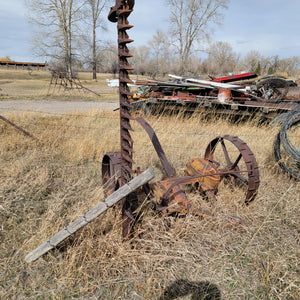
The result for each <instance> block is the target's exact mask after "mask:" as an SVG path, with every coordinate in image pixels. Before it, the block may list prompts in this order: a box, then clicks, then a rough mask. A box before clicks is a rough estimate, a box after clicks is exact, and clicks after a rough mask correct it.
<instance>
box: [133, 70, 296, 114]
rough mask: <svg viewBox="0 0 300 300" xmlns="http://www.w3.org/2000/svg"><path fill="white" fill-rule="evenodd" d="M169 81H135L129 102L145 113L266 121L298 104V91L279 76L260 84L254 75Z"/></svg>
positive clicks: (173, 76) (249, 73) (260, 81)
mask: <svg viewBox="0 0 300 300" xmlns="http://www.w3.org/2000/svg"><path fill="white" fill-rule="evenodd" d="M169 77H171V78H172V80H170V81H147V80H138V81H137V82H136V85H138V86H139V87H138V90H137V92H136V93H135V94H134V96H133V97H132V98H131V100H132V105H133V107H134V108H135V109H142V110H143V111H144V113H146V114H148V113H150V112H155V111H156V112H162V111H164V112H168V111H178V110H183V111H187V112H192V113H193V112H211V111H213V112H220V113H225V114H232V115H242V116H247V115H248V116H253V115H254V114H255V115H258V116H262V117H265V118H268V119H269V118H270V119H271V118H273V117H274V116H276V115H278V114H281V113H284V112H288V111H290V110H292V109H294V108H295V107H296V106H297V105H299V104H300V87H299V86H298V85H297V83H296V82H295V81H293V80H287V79H285V78H284V77H282V76H265V77H263V78H261V79H259V80H256V81H255V79H257V77H258V76H257V74H256V73H253V72H248V73H242V74H238V75H232V76H226V77H220V78H212V77H210V80H202V79H197V78H187V77H181V76H176V75H169Z"/></svg>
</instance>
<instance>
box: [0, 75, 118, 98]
mask: <svg viewBox="0 0 300 300" xmlns="http://www.w3.org/2000/svg"><path fill="white" fill-rule="evenodd" d="M78 78H79V80H80V84H81V85H83V86H84V87H86V88H88V89H90V90H92V91H94V92H96V93H97V94H100V95H101V96H98V95H96V94H94V93H91V92H90V91H87V90H85V89H72V90H70V89H65V88H64V87H63V86H61V85H60V84H59V83H60V80H58V81H57V84H52V85H50V82H51V73H50V72H49V71H32V72H28V71H27V70H6V69H0V89H1V90H0V100H6V99H19V100H25V99H26V100H28V99H29V100H30V99H61V100H70V99H72V100H74V99H81V100H90V101H107V100H117V98H118V90H117V89H116V88H111V87H108V86H107V82H106V79H113V75H112V74H97V81H96V80H92V74H91V73H87V72H86V73H85V72H80V73H78ZM54 82H55V81H53V83H54Z"/></svg>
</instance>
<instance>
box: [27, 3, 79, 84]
mask: <svg viewBox="0 0 300 300" xmlns="http://www.w3.org/2000/svg"><path fill="white" fill-rule="evenodd" d="M26 4H27V8H28V20H29V22H30V23H32V24H33V25H35V28H36V31H35V39H34V50H35V53H36V54H37V55H38V56H43V57H48V58H50V59H55V60H56V61H59V62H60V63H62V64H63V66H64V68H65V71H66V72H67V74H68V76H70V77H71V78H72V77H73V71H72V69H73V61H74V53H73V43H74V39H73V33H74V30H75V27H76V23H77V22H78V21H79V19H80V18H79V15H80V9H81V7H82V5H83V1H81V0H27V2H26Z"/></svg>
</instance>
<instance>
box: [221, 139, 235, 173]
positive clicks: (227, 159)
mask: <svg viewBox="0 0 300 300" xmlns="http://www.w3.org/2000/svg"><path fill="white" fill-rule="evenodd" d="M221 145H222V149H223V153H224V156H225V159H226V162H227V167H228V168H229V167H230V166H231V165H232V163H231V161H230V158H229V155H228V151H227V148H226V145H225V143H224V140H222V141H221Z"/></svg>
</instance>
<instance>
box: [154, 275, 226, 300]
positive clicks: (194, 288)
mask: <svg viewBox="0 0 300 300" xmlns="http://www.w3.org/2000/svg"><path fill="white" fill-rule="evenodd" d="M188 295H191V300H221V299H222V298H221V292H220V290H219V289H218V287H217V286H216V285H215V284H213V283H210V282H208V281H203V282H191V281H188V280H183V279H180V280H177V281H175V282H173V283H172V284H171V285H170V286H169V287H167V289H166V290H165V291H164V293H163V294H162V295H161V296H160V298H159V300H172V299H177V298H178V297H184V296H188Z"/></svg>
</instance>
